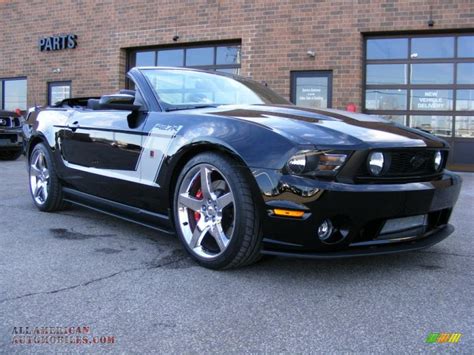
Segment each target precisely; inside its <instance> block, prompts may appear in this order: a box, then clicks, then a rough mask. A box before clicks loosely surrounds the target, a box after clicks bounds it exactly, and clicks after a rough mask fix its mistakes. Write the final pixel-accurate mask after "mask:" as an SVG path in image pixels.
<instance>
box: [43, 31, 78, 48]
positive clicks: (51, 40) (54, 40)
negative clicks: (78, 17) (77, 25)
mask: <svg viewBox="0 0 474 355" xmlns="http://www.w3.org/2000/svg"><path fill="white" fill-rule="evenodd" d="M38 46H39V50H40V51H41V52H44V51H60V50H63V49H74V48H76V47H77V35H75V34H67V35H62V36H50V37H43V38H40V39H39V41H38Z"/></svg>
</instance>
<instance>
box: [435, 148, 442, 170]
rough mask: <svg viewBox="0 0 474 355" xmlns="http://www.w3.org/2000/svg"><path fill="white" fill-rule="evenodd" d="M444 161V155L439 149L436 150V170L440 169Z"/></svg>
mask: <svg viewBox="0 0 474 355" xmlns="http://www.w3.org/2000/svg"><path fill="white" fill-rule="evenodd" d="M442 163H443V155H442V154H441V152H440V151H439V150H437V151H436V153H435V156H434V168H435V170H436V171H438V170H439V168H440V167H441V165H442Z"/></svg>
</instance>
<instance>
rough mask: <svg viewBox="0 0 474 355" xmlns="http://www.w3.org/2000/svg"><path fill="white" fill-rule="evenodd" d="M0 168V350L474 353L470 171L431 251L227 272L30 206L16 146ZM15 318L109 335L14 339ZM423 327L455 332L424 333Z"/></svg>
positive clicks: (91, 219) (164, 242)
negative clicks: (105, 339)
mask: <svg viewBox="0 0 474 355" xmlns="http://www.w3.org/2000/svg"><path fill="white" fill-rule="evenodd" d="M0 176H1V180H0V181H1V182H2V188H1V189H0V205H1V216H2V219H1V221H2V222H1V226H0V353H13V352H21V353H35V352H37V353H57V352H64V351H67V352H79V353H82V352H95V353H97V352H100V353H103V352H113V353H141V354H145V353H152V352H163V353H165V352H166V353H169V352H175V353H189V352H194V353H204V352H206V353H207V352H221V353H222V352H226V353H231V352H233V353H241V352H253V353H260V352H267V353H273V352H280V353H281V352H285V353H286V352H291V353H294V352H297V353H302V352H305V353H310V352H311V353H313V352H348V351H351V352H352V351H353V352H364V353H365V352H377V353H379V352H383V353H386V352H388V353H405V352H428V351H435V352H462V353H471V354H472V353H473V352H474V340H473V334H474V315H473V309H474V307H473V303H474V302H473V291H474V273H473V266H474V243H473V240H472V238H473V231H474V204H473V201H474V174H462V176H463V178H464V185H463V190H462V192H461V197H460V201H459V202H458V205H457V207H456V210H455V213H454V216H453V218H452V223H453V224H454V225H455V227H456V232H455V234H454V235H452V236H450V237H449V238H448V239H447V240H445V241H443V242H442V243H440V244H438V245H436V246H434V247H432V248H431V249H428V250H424V251H420V252H412V253H407V254H400V255H394V256H383V257H370V258H357V259H346V260H337V261H311V260H295V259H283V258H270V259H266V260H264V261H262V262H261V263H259V264H257V265H254V266H251V267H247V268H244V269H239V270H233V271H210V270H207V269H204V268H201V267H198V266H196V265H195V264H194V263H193V261H191V260H190V259H189V258H188V257H187V256H186V255H185V253H184V252H183V249H182V248H181V246H180V244H179V242H178V240H177V239H175V238H173V237H170V236H166V235H159V234H158V233H157V232H155V231H152V230H148V229H145V228H143V227H140V226H136V225H133V224H130V223H127V222H123V221H121V220H117V219H114V218H112V217H108V216H104V215H99V214H97V213H94V212H91V211H88V210H84V209H80V208H76V207H74V208H70V209H68V210H66V211H64V212H61V213H56V214H49V213H41V212H39V211H37V210H36V208H35V207H34V206H33V204H32V202H31V201H30V195H29V192H28V185H27V175H26V170H25V161H24V158H21V159H20V160H18V161H15V162H1V163H0ZM15 327H16V328H15ZM19 327H30V329H31V328H34V327H89V328H88V329H89V334H92V335H93V336H97V337H101V336H110V337H113V339H114V340H113V343H112V344H110V343H109V344H65V345H59V344H34V345H32V344H29V345H28V344H14V342H13V339H14V335H15V331H18V329H19ZM430 332H453V333H462V334H463V335H462V337H461V339H460V341H459V343H458V344H448V343H444V344H427V343H426V342H425V339H426V337H427V335H428V334H429V333H430ZM76 334H79V333H76Z"/></svg>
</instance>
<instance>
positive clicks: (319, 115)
mask: <svg viewBox="0 0 474 355" xmlns="http://www.w3.org/2000/svg"><path fill="white" fill-rule="evenodd" d="M200 112H201V114H205V115H218V116H223V117H232V118H235V119H239V120H245V121H250V122H253V123H254V124H257V125H260V126H264V127H266V128H267V129H271V130H273V131H275V132H277V133H279V134H281V135H283V136H285V137H286V138H288V139H290V140H292V141H294V142H295V143H298V144H313V145H316V146H318V147H324V146H328V147H330V146H334V145H339V146H341V145H342V146H344V145H350V146H360V147H361V148H362V147H367V146H370V147H432V148H443V147H446V146H447V143H446V142H445V141H444V140H442V139H440V138H438V137H436V136H433V135H431V134H429V133H426V132H424V131H421V130H417V129H412V128H408V127H405V126H402V125H400V124H396V123H393V122H391V121H388V120H385V119H383V118H381V117H375V116H369V115H365V114H360V113H352V112H346V111H341V110H332V109H325V110H319V109H308V108H302V107H298V106H290V105H226V106H220V107H218V108H213V109H205V110H204V111H202V110H200Z"/></svg>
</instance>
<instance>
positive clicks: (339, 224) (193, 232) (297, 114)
mask: <svg viewBox="0 0 474 355" xmlns="http://www.w3.org/2000/svg"><path fill="white" fill-rule="evenodd" d="M129 79H130V81H131V83H132V85H133V87H134V88H135V90H128V91H123V92H120V93H118V94H113V95H104V96H102V97H101V98H99V99H96V98H90V99H84V98H81V99H77V100H75V99H68V100H65V101H63V102H62V103H60V104H58V105H56V106H54V107H49V108H45V109H39V110H35V111H31V112H30V114H29V116H28V120H27V121H28V124H29V125H30V126H31V128H32V131H31V135H30V136H29V137H28V145H27V157H28V164H29V179H30V180H29V181H30V190H31V195H32V197H33V201H34V203H35V205H36V206H37V207H38V208H39V209H40V210H42V211H55V210H60V209H61V208H62V207H63V205H64V203H65V202H71V203H74V204H77V205H79V206H85V207H89V208H92V209H94V210H96V211H102V212H104V213H107V214H110V215H115V216H118V217H121V218H124V219H126V220H129V221H133V222H136V223H139V224H142V225H145V226H148V227H152V228H155V229H158V230H161V231H165V232H168V233H174V231H175V232H176V233H177V235H178V237H179V238H180V239H181V241H182V243H183V245H184V247H185V248H186V250H187V251H188V252H189V254H190V255H191V256H192V257H193V258H194V259H195V260H196V261H198V262H199V263H200V264H201V265H204V266H206V267H209V268H215V269H220V268H230V267H238V266H243V265H247V264H250V263H252V262H255V261H256V260H258V258H259V257H260V255H261V254H274V255H284V256H298V257H307V258H334V257H348V256H358V255H370V254H387V253H394V252H400V251H410V250H416V249H420V248H425V247H428V246H431V245H433V244H435V243H438V242H439V241H441V240H443V239H444V238H446V237H447V236H448V235H450V234H451V233H452V232H453V227H452V226H451V225H450V224H449V218H450V215H451V212H452V209H453V207H454V205H455V202H456V200H457V198H458V195H459V191H460V187H461V179H460V178H459V177H458V176H457V175H456V174H453V173H452V172H450V171H448V170H446V169H445V166H446V161H447V159H448V153H449V147H448V145H447V143H446V142H445V141H443V140H441V139H439V138H437V137H435V136H433V135H430V134H428V133H426V132H423V131H420V130H416V129H411V128H407V127H404V126H401V125H398V124H396V123H391V122H389V121H386V120H384V119H381V118H378V117H372V116H368V115H363V114H356V113H349V112H344V111H339V110H316V109H308V108H302V107H297V106H294V105H292V104H290V103H289V102H288V101H287V100H285V99H283V98H281V97H280V96H278V95H277V94H275V93H274V92H272V91H271V90H270V89H268V88H267V87H265V86H264V85H261V84H260V83H257V82H255V81H252V80H248V79H245V78H242V77H238V76H229V75H225V74H218V73H211V72H204V71H198V70H191V69H183V68H133V69H132V70H131V71H130V72H129Z"/></svg>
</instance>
